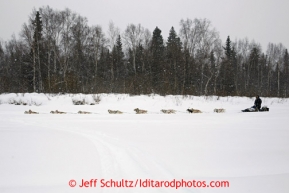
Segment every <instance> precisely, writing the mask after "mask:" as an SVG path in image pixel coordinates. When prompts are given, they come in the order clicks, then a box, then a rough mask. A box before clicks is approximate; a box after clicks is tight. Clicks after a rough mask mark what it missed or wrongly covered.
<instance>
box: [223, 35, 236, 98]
mask: <svg viewBox="0 0 289 193" xmlns="http://www.w3.org/2000/svg"><path fill="white" fill-rule="evenodd" d="M224 50H225V58H224V61H223V62H222V66H221V78H222V87H223V89H222V90H223V93H222V94H223V95H231V96H232V95H234V94H235V82H234V80H235V72H234V66H233V62H232V47H231V40H230V36H228V38H227V40H226V47H224Z"/></svg>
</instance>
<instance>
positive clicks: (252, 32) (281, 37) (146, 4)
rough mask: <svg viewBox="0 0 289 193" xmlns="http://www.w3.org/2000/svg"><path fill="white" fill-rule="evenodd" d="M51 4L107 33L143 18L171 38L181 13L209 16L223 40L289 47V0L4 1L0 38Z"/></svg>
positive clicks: (0, 1) (7, 36)
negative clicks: (242, 40)
mask: <svg viewBox="0 0 289 193" xmlns="http://www.w3.org/2000/svg"><path fill="white" fill-rule="evenodd" d="M46 5H49V6H50V7H52V8H53V9H58V10H63V9H64V8H66V7H68V8H70V9H71V10H72V11H75V12H77V13H79V14H80V15H82V16H84V17H86V18H87V19H88V22H89V25H101V26H102V27H103V29H104V30H105V32H106V31H107V28H108V23H109V21H113V22H114V23H115V25H116V26H117V27H119V28H120V29H121V31H123V30H124V29H125V27H126V26H127V25H128V24H130V23H134V24H138V23H140V24H141V25H142V26H143V27H145V28H148V29H149V30H150V31H151V32H152V31H153V30H154V28H155V27H156V26H158V27H159V28H160V29H161V30H162V34H163V37H164V39H165V40H166V39H167V36H168V33H169V30H170V28H171V27H172V26H174V27H175V29H176V31H177V32H178V31H179V22H180V20H181V19H182V18H183V19H186V18H190V19H192V20H193V19H194V18H207V19H209V20H210V21H211V22H212V24H213V26H214V27H215V28H216V29H217V30H218V31H219V32H220V36H221V38H222V41H223V42H225V40H226V38H227V36H228V35H230V37H231V40H235V39H236V38H238V39H243V38H245V37H248V38H249V40H252V39H254V40H255V41H256V42H259V43H260V44H261V45H262V47H263V51H264V49H266V48H267V45H268V43H269V42H272V43H282V44H283V45H284V46H285V47H286V48H289V21H288V19H289V0H0V39H2V40H4V41H6V40H9V39H10V38H11V35H12V34H13V33H14V34H15V35H16V37H18V34H19V32H20V30H21V27H22V24H23V23H24V22H27V21H28V16H29V14H30V13H31V12H32V9H33V8H34V7H35V8H36V9H38V8H39V7H42V6H46Z"/></svg>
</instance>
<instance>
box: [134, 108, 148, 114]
mask: <svg viewBox="0 0 289 193" xmlns="http://www.w3.org/2000/svg"><path fill="white" fill-rule="evenodd" d="M134 111H135V112H136V114H147V113H148V111H147V110H141V109H139V108H136V109H134Z"/></svg>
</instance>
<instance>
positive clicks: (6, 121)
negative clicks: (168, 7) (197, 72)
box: [0, 94, 289, 193]
mask: <svg viewBox="0 0 289 193" xmlns="http://www.w3.org/2000/svg"><path fill="white" fill-rule="evenodd" d="M96 98H98V99H100V102H99V104H95V105H89V104H91V103H95V100H94V99H96ZM261 98H262V97H261ZM73 100H82V101H83V100H84V101H85V103H86V104H87V105H73V104H72V101H73ZM262 100H263V103H262V105H267V106H268V107H269V108H270V111H269V112H254V113H241V112H240V110H241V109H245V108H247V107H250V106H252V105H253V103H254V98H247V97H220V98H218V97H215V96H214V97H195V96H166V97H163V96H158V95H150V96H147V95H146V96H129V95H120V94H109V95H107V94H101V95H83V94H78V95H72V94H70V95H69V94H66V95H45V94H2V95H0V104H1V105H0V192H1V193H2V192H7V193H19V192H21V193H23V192H24V193H34V192H35V193H36V192H37V193H39V192H41V193H45V192H53V193H58V192H59V193H66V192H67V193H75V192H197V193H203V192H213V193H214V192H230V193H245V192H246V193H248V192H252V193H272V192H276V193H288V192H289V127H288V123H289V120H288V117H289V116H288V115H289V100H288V99H278V98H262ZM15 102H21V103H27V105H26V106H24V105H14V104H9V103H15ZM137 107H138V108H140V109H145V110H148V114H143V115H138V114H135V112H134V111H133V109H134V108H137ZM189 107H190V108H196V109H200V110H202V111H203V112H204V113H202V114H189V113H187V112H186V109H187V108H189ZM214 108H225V109H226V113H219V114H217V113H213V109H214ZM29 109H31V110H33V111H37V112H39V114H36V115H29V114H24V111H27V110H29ZM56 109H57V110H59V111H65V112H68V114H63V115H56V114H50V113H49V112H50V111H52V110H56ZM108 109H112V110H120V111H123V112H124V114H120V115H112V114H108V112H107V110H108ZM161 109H175V110H177V113H176V114H162V113H161V112H160V110H161ZM79 110H82V111H90V112H92V113H93V114H85V115H80V114H77V112H78V111H79ZM72 179H73V180H76V183H77V185H76V186H75V187H70V186H69V181H70V180H72ZM91 179H97V180H98V181H97V183H96V187H87V188H84V187H83V188H81V187H79V185H81V183H82V180H85V181H91ZM101 179H104V180H110V179H112V180H115V181H120V180H122V179H124V180H129V181H133V182H134V183H140V181H139V180H143V181H144V180H146V179H151V180H155V181H157V180H159V181H169V182H171V181H172V180H174V179H175V180H182V179H183V180H186V181H192V180H195V181H206V183H207V184H208V183H209V182H211V181H228V182H229V187H227V188H211V187H210V188H209V187H205V188H179V189H177V190H176V189H175V188H168V187H163V188H144V187H139V186H137V187H136V188H101V187H100V186H101V183H100V180H101ZM92 182H93V181H92ZM72 184H73V185H75V182H73V183H72ZM93 185H94V184H92V186H93Z"/></svg>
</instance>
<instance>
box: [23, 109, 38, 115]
mask: <svg viewBox="0 0 289 193" xmlns="http://www.w3.org/2000/svg"><path fill="white" fill-rule="evenodd" d="M24 114H39V113H38V112H35V111H31V110H30V109H29V111H24Z"/></svg>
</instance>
